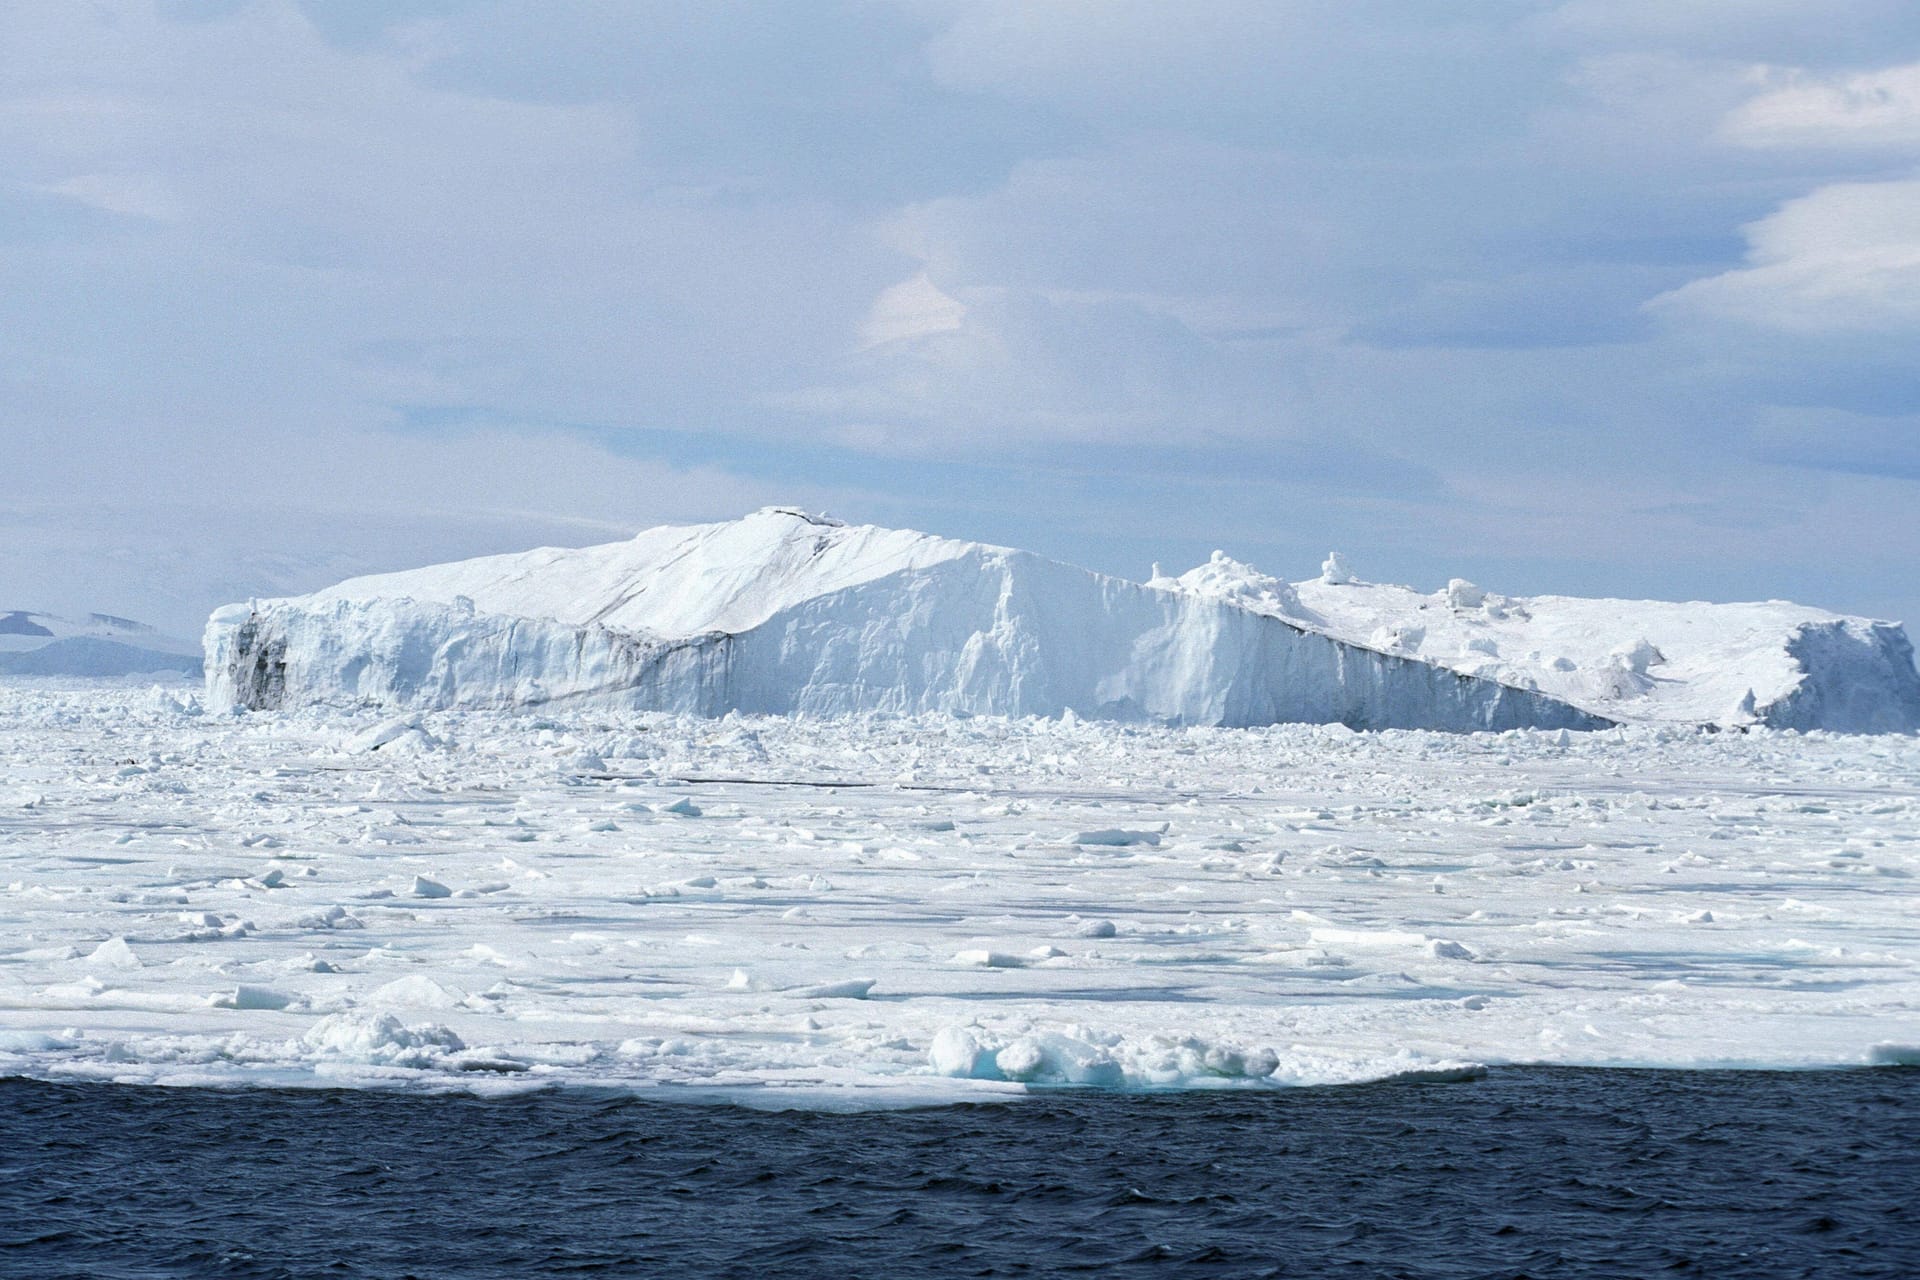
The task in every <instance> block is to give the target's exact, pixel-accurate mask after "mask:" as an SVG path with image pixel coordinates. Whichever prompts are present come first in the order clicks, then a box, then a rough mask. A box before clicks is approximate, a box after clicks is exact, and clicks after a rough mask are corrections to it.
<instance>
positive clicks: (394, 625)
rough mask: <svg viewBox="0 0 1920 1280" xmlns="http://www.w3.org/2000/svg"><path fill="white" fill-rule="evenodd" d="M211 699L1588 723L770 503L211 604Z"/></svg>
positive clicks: (1463, 683) (1073, 573)
mask: <svg viewBox="0 0 1920 1280" xmlns="http://www.w3.org/2000/svg"><path fill="white" fill-rule="evenodd" d="M206 648H207V659H208V661H207V667H208V692H209V695H210V697H211V699H212V700H213V701H214V702H215V703H216V704H217V705H218V704H225V705H239V706H245V707H254V708H272V707H280V706H288V705H296V704H299V703H303V702H310V701H354V702H367V701H371V702H376V703H382V704H389V705H394V706H400V707H407V708H414V709H429V708H441V707H452V706H535V705H541V704H544V703H551V702H566V703H596V704H603V705H607V706H617V707H625V708H630V709H637V710H657V711H674V712H686V713H691V714H698V715H720V714H724V713H725V712H727V711H732V710H738V711H743V712H755V713H764V714H774V715H792V714H800V715H845V714H855V713H861V712H895V713H902V714H911V713H918V712H929V711H937V712H959V713H967V714H974V715H1009V716H1022V715H1047V716H1051V715H1059V714H1062V713H1064V712H1067V711H1072V712H1074V713H1075V714H1076V715H1079V716H1082V717H1089V718H1102V719H1132V720H1150V721H1157V722H1166V723H1179V724H1209V725H1252V724H1272V723H1276V722H1285V721H1309V722H1342V723H1346V724H1349V725H1352V726H1354V727H1356V728H1443V729H1451V730H1460V731H1468V730H1475V729H1510V728H1525V727H1536V728H1593V727H1599V726H1600V725H1602V724H1603V723H1604V721H1603V720H1601V719H1600V718H1598V717H1595V716H1593V715H1591V714H1588V713H1585V712H1582V711H1580V710H1578V709H1576V708H1573V707H1571V706H1569V705H1567V704H1565V703H1563V702H1560V701H1559V700H1557V699H1554V698H1551V697H1545V696H1542V695H1540V694H1538V693H1535V692H1532V691H1529V690H1526V689H1522V688H1517V687H1514V686H1511V685H1507V684H1504V683H1501V682H1499V681H1495V680H1486V679H1478V678H1474V677H1465V676H1461V675H1460V674H1458V673H1456V672H1452V671H1448V670H1445V669H1442V668H1438V667H1434V666H1432V665H1431V664H1427V663H1422V662H1418V661H1414V660H1411V659H1407V658H1404V657H1397V656H1393V655H1388V654H1382V653H1378V652H1375V651H1373V650H1370V649H1367V648H1365V647H1364V646H1359V645H1353V644H1349V643H1346V642H1343V641H1341V640H1339V639H1336V638H1334V637H1331V636H1328V635H1323V634H1320V633H1318V632H1315V631H1312V630H1309V629H1308V628H1306V627H1304V626H1302V625H1300V624H1299V623H1297V622H1294V621H1290V620H1287V619H1282V618H1277V617H1272V616H1269V615H1267V614H1265V613H1261V612H1258V611H1256V610H1253V609H1249V608H1245V607H1243V606H1242V605H1240V604H1238V603H1235V602H1232V601H1227V600H1220V599H1213V598H1210V597H1208V596H1205V595H1200V594H1194V593H1188V592H1182V591H1175V590H1167V589H1163V588H1159V587H1154V586H1148V585H1143V584H1140V583H1133V582H1125V581H1122V580H1120V579H1117V578H1110V577H1105V576H1102V575H1100V574H1095V573H1089V572H1087V571H1086V570H1082V569H1076V568H1073V567H1071V566H1068V565H1064V564H1059V563H1057V562H1054V561H1050V560H1046V559H1044V558H1042V557H1039V556H1035V555H1030V554H1028V553H1025V552H1020V551H1012V550H1008V549H1005V548H998V547H987V546H982V545H979V544H976V543H967V542H956V541H952V540H948V539H942V538H935V537H930V536H928V535H925V534H918V533H912V532H907V531H898V530H886V529H873V528H865V527H849V526H845V525H840V524H838V523H830V522H826V521H823V520H821V519H819V518H817V517H809V516H805V515H803V514H801V513H797V512H791V511H786V510H782V509H769V510H767V511H763V512H760V513H758V514H757V515H754V516H749V517H747V518H746V519H744V520H740V521H735V522H732V523H729V524H720V525H705V526H696V527H694V528H691V529H656V530H650V531H648V532H647V533H643V534H641V535H640V536H639V537H638V538H635V539H634V540H633V541H631V542H627V543H619V544H613V545H611V546H604V547H588V548H584V549H581V550H579V551H557V550H543V551H536V552H529V553H526V554H524V555H519V556H503V557H490V558H488V559H484V560H475V561H467V562H464V563H461V564H455V565H445V566H438V567H435V568H431V569H423V570H419V571H416V572H413V573H404V574H391V575H384V576H382V577H377V578H364V579H357V580H354V581H351V582H347V583H342V584H341V585H340V586H337V587H334V588H331V589H329V590H327V591H323V592H319V593H317V594H315V595H313V596H308V597H303V598H299V599H292V600H278V601H267V602H261V603H259V604H257V606H231V607H229V608H226V609H222V610H220V611H219V612H217V613H215V614H214V616H213V618H212V619H211V620H210V622H209V624H208V629H207V637H206Z"/></svg>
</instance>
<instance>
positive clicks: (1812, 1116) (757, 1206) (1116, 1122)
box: [0, 1069, 1920, 1280]
mask: <svg viewBox="0 0 1920 1280" xmlns="http://www.w3.org/2000/svg"><path fill="white" fill-rule="evenodd" d="M1917 1098H1920V1071H1913V1070H1899V1069H1888V1070H1874V1071H1850V1072H1818V1073H1795V1074H1775V1073H1734V1072H1664V1071H1575V1070H1525V1071H1521V1070H1507V1071H1496V1072H1495V1073H1493V1074H1492V1075H1491V1076H1490V1077H1488V1078H1486V1079H1484V1080H1479V1081H1474V1082H1470V1083H1463V1084H1383V1085H1366V1086H1357V1087H1352V1088H1340V1089H1313V1090H1298V1091H1292V1092H1285V1093H1266V1094H1247V1093H1233V1094H1201V1095H1195V1094H1185V1095H1177V1096H1147V1097H1142V1096H1137V1095H1136V1096H1121V1095H1114V1094H1104V1095H1102V1094H1086V1093H1073V1094H1053V1095H1045V1096H1040V1097H1035V1098H1030V1099H1026V1100H1022V1101H1019V1102H1016V1103H1012V1104H1004V1105H984V1106H960V1107H943V1108H937V1109H928V1110H921V1111H904V1112H899V1111H896V1112H887V1113H868V1114H855V1115H838V1114H824V1113H819V1112H767V1111H756V1110H749V1109H745V1108H740V1107H734V1106H726V1105H719V1104H693V1103H663V1102H659V1101H636V1100H633V1099H630V1098H629V1099H612V1098H607V1097H598V1096H592V1095H581V1094H577V1093H576V1094H541V1095H530V1096H522V1097H518V1098H512V1099H505V1100H498V1099H496V1100H480V1099H475V1098H470V1097H457V1096H454V1097H422V1096H407V1095H400V1094H382V1093H371V1092H304V1091H268V1090H259V1091H249V1092H215V1091H208V1090H198V1089H181V1090H172V1089H151V1088H136V1087H129V1086H116V1085H61V1084H44V1083H33V1082H27V1081H18V1080H10V1081H0V1274H4V1275H6V1276H33V1277H59V1276H86V1277H142V1278H145V1277H177V1276H196V1277H197V1276H249V1277H251V1276H260V1277H267V1276H272V1277H281V1276H284V1277H309V1276H315V1277H358V1276H380V1277H400V1276H421V1277H427V1276H432V1277H439V1276H502V1277H505V1276H546V1275H581V1276H627V1275H634V1276H641V1275H659V1276H739V1277H751V1278H753V1280H774V1278H777V1277H803V1276H804V1277H814V1276H830V1277H839V1276H861V1277H904V1276H1046V1275H1092V1276H1110V1275H1118V1276H1130V1275H1148V1274H1152V1275H1175V1276H1186V1275H1194V1276H1268V1275H1271V1276H1353V1277H1375V1276H1381V1277H1411V1276H1419V1277H1467V1276H1475V1277H1479V1276H1501V1277H1514V1276H1536V1277H1562V1276H1579V1277H1584V1276H1606V1277H1628V1276H1665V1275H1678V1276H1689V1275H1691V1276H1711V1277H1716V1278H1721V1277H1742V1276H1818V1277H1842V1276H1845V1277H1854V1276H1887V1277H1913V1276H1920V1106H1916V1099H1917Z"/></svg>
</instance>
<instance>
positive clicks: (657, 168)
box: [0, 0, 1920, 625]
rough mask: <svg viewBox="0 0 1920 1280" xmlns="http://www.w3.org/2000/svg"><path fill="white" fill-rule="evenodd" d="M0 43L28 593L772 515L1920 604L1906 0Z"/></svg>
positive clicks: (999, 12)
mask: <svg viewBox="0 0 1920 1280" xmlns="http://www.w3.org/2000/svg"><path fill="white" fill-rule="evenodd" d="M0 49H3V50H4V51H5V52H4V54H3V55H0V158H3V159H4V168H3V169H0V172H3V173H4V174H5V175H6V176H5V178H4V179H0V262H3V263H4V267H3V268H0V270H4V272H5V282H6V284H5V288H4V290H0V388H3V389H4V392H5V395H4V399H3V400H0V404H4V406H5V415H4V418H0V593H3V594H4V598H0V606H4V607H7V608H13V607H42V608H81V607H87V608H108V609H113V610H115V611H124V612H137V613H144V614H145V615H146V616H153V617H157V618H160V619H161V620H163V621H167V622H169V623H171V624H174V625H186V624H187V622H190V620H191V619H192V618H193V617H194V616H195V615H197V614H198V613H200V612H202V611H204V609H205V608H206V607H208V606H209V605H210V604H211V603H214V602H217V601H218V600H220V599H224V598H228V597H235V596H245V595H247V594H253V593H265V592H270V591H280V590H289V589H304V588H306V587H311V586H315V585H319V584H320V583H322V582H324V581H326V580H328V579H329V578H331V577H336V576H339V575H340V574H342V573H345V572H351V571H355V570H359V569H363V568H371V567H398V566H403V565H407V564H413V563H420V562H424V561H428V560H433V559H441V558H446V557H449V556H453V555H462V554H478V553H481V552H487V551H496V550H508V549H516V548H520V547H523V546H527V545H531V544H534V543H539V542H575V543H577V542H586V541H596V540H604V539H606V538H609V537H615V536H619V535H620V534H622V533H623V532H625V531H628V530H632V529H636V528H640V527H644V526H646V525H649V524H653V523H658V522H660V521H665V520H689V519H712V518H723V517H727V516H731V515H736V514H739V513H741V512H743V511H745V510H749V509H752V508H754V507H757V506H760V505H763V504H765V503H769V502H776V501H781V502H801V503H805V504H808V505H811V506H814V507H823V508H826V509H830V510H832V511H834V512H835V513H836V514H840V515H843V516H845V517H849V518H853V519H859V520H868V521H874V522H878V523H888V524H903V525H911V526H914V527H919V528H926V529H930V530H933V531H936V532H941V533H947V534H953V535H958V536H966V537H976V538H981V539H985V540H990V541H997V542H1008V543H1014V544H1017V545H1022V546H1026V547H1030V548H1032V549H1034V550H1038V551H1042V552H1045V553H1048V554H1052V555H1056V556H1059V557H1061V558H1064V559H1068V560H1072V561H1075V562H1078V563H1082V564H1086V565H1089V566H1091V567H1095V568H1099V569H1104V570H1110V571H1114V572H1121V573H1126V574H1128V575H1130V576H1139V575H1143V574H1144V573H1145V572H1146V571H1147V567H1148V564H1149V562H1151V561H1155V560H1157V561H1161V562H1163V563H1164V564H1166V565H1167V566H1168V567H1169V568H1177V567H1185V566H1186V565H1187V564H1188V563H1190V562H1193V561H1196V560H1198V559H1200V558H1203V557H1204V556H1205V555H1206V554H1207V552H1208V551H1210V550H1211V549H1212V548H1214V547H1216V546H1217V547H1224V548H1226V549H1228V550H1229V551H1231V552H1233V553H1234V554H1236V555H1238V556H1240V557H1241V558H1243V559H1249V560H1252V561H1253V562H1254V563H1256V564H1258V565H1259V566H1261V567H1262V568H1264V569H1267V570H1268V571H1270V572H1276V573H1281V574H1286V575H1290V576H1295V577H1299V576H1304V575H1307V574H1310V573H1312V572H1313V571H1315V569H1316V568H1317V566H1318V563H1319V559H1320V557H1321V556H1322V555H1323V554H1324V552H1325V551H1327V550H1328V549H1330V548H1334V547H1337V548H1339V549H1340V550H1342V551H1343V552H1345V553H1346V554H1347V555H1348V557H1349V558H1350V559H1351V560H1352V562H1353V563H1354V565H1355V568H1356V570H1357V571H1358V572H1360V573H1361V575H1362V576H1364V577H1370V578H1376V579H1380V580H1394V581H1407V582H1412V583H1414V584H1416V585H1420V586H1425V587H1432V586H1434V585H1436V584H1438V583H1439V582H1441V581H1444V580H1445V579H1446V578H1447V577H1449V576H1455V575H1461V576H1467V577H1470V578H1473V579H1475V580H1477V581H1481V582H1483V583H1484V584H1486V585H1488V586H1491V587H1493V588H1496V589H1499V590H1503V591H1509V592H1538V591H1553V590H1558V591H1567V592H1578V593H1608V594H1631V595H1646V596H1659V597H1681V598H1712V599H1727V598H1753V597H1769V596H1782V597H1791V598H1796V599H1802V600H1805V601H1807V602H1809V603H1816V604H1822V605H1826V606H1829V607H1834V608H1840V609H1844V610H1849V611H1856V612H1865V613H1871V614H1876V615H1882V616H1895V617H1902V618H1906V619H1909V620H1920V569H1916V567H1915V566H1916V564H1920V516H1917V515H1916V505H1917V504H1916V500H1917V499H1920V6H1917V5H1914V4H1913V3H1911V0H1825V2H1822V0H1686V2H1685V3H1679V2H1676V0H1478V2H1476V3H1471V4H1462V3H1459V0H1432V2H1429V0H1257V2H1249V3H1241V2H1239V0H1211V2H1206V0H1203V2H1201V3H1171V2H1167V3H1145V2H1141V0H1105V2H1098V3H1096V2H1094V0H1047V2H1046V3H1039V2H1037V0H1036V2H1030V3H1004V2H1002V0H966V2H964V3H963V2H960V0H952V2H948V0H857V2H853V3H845V4H836V3H831V2H830V0H820V2H819V3H808V4H774V3H763V4H729V3H719V2H715V0H703V2H700V3H684V4H641V3H634V4H605V3H573V2H570V0H528V2H524V3H522V2H520V0H492V2H486V3H458V2H455V0H416V2H411V3H409V2H407V0H388V2H383V3H359V2H358V0H333V2H331V3H318V2H315V3H311V4H301V3H296V2H295V0H260V2H259V3H252V2H231V3H230V2H226V0H178V2H174V3H158V4H149V3H113V2H100V3H91V2H90V3H84V4H82V3H74V4H67V3H53V2H51V0H49V2H47V3H27V4H20V5H11V6H6V7H4V8H0Z"/></svg>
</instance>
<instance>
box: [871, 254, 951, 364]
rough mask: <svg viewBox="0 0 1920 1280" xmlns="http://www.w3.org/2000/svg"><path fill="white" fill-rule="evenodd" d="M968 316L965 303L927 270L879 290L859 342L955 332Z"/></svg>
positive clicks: (897, 340) (897, 339) (876, 342)
mask: <svg viewBox="0 0 1920 1280" xmlns="http://www.w3.org/2000/svg"><path fill="white" fill-rule="evenodd" d="M966 318H967V308H966V304H965V303H963V302H961V301H960V300H959V299H958V298H955V297H952V296H951V295H949V294H946V293H942V292H941V291H940V286H938V285H936V284H935V283H934V282H933V281H932V280H929V279H928V278H927V273H926V272H924V271H923V272H921V273H920V274H918V275H916V276H913V277H912V278H910V279H907V280H902V281H901V282H900V283H899V284H896V285H893V286H891V287H889V288H886V289H883V290H881V291H880V296H879V297H877V298H875V299H874V300H873V309H872V310H870V311H869V312H868V313H867V319H866V323H864V324H862V325H861V326H860V345H861V347H862V348H865V347H877V346H880V345H882V344H884V343H888V342H905V341H909V340H911V339H914V338H925V337H930V336H931V335H933V334H936V333H952V332H953V331H954V330H956V329H958V328H959V327H960V326H961V325H962V324H963V323H965V321H966Z"/></svg>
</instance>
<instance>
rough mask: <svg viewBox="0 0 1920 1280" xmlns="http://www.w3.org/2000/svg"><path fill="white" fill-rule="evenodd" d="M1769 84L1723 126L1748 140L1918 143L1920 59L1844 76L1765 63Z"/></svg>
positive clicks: (1732, 136) (1752, 143) (1764, 79)
mask: <svg viewBox="0 0 1920 1280" xmlns="http://www.w3.org/2000/svg"><path fill="white" fill-rule="evenodd" d="M1755 78H1756V79H1757V80H1758V81H1759V82H1760V83H1762V84H1765V85H1766V86H1768V87H1767V88H1766V89H1765V90H1764V91H1763V92H1761V93H1759V94H1758V95H1756V96H1755V97H1753V98H1751V99H1749V100H1748V101H1747V102H1745V103H1742V104H1741V105H1740V106H1739V107H1738V108H1736V109H1735V110H1734V111H1733V112H1731V113H1730V114H1729V115H1728V116H1727V118H1726V120H1725V121H1724V122H1723V124H1722V125H1721V134H1722V136H1723V137H1725V138H1726V139H1727V140H1728V141H1730V142H1734V143H1737V144H1739V145H1740V146H1745V147H1756V148H1759V147H1910V146H1913V145H1914V144H1916V143H1920V62H1916V63H1910V64H1908V65H1905V66H1898V67H1886V68H1882V69H1880V70H1876V71H1859V72H1852V73H1848V74H1844V75H1826V76H1822V75H1815V74H1812V73H1809V72H1806V71H1801V70H1789V71H1781V70H1778V69H1774V68H1762V69H1761V70H1760V71H1758V72H1756V75H1755Z"/></svg>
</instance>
